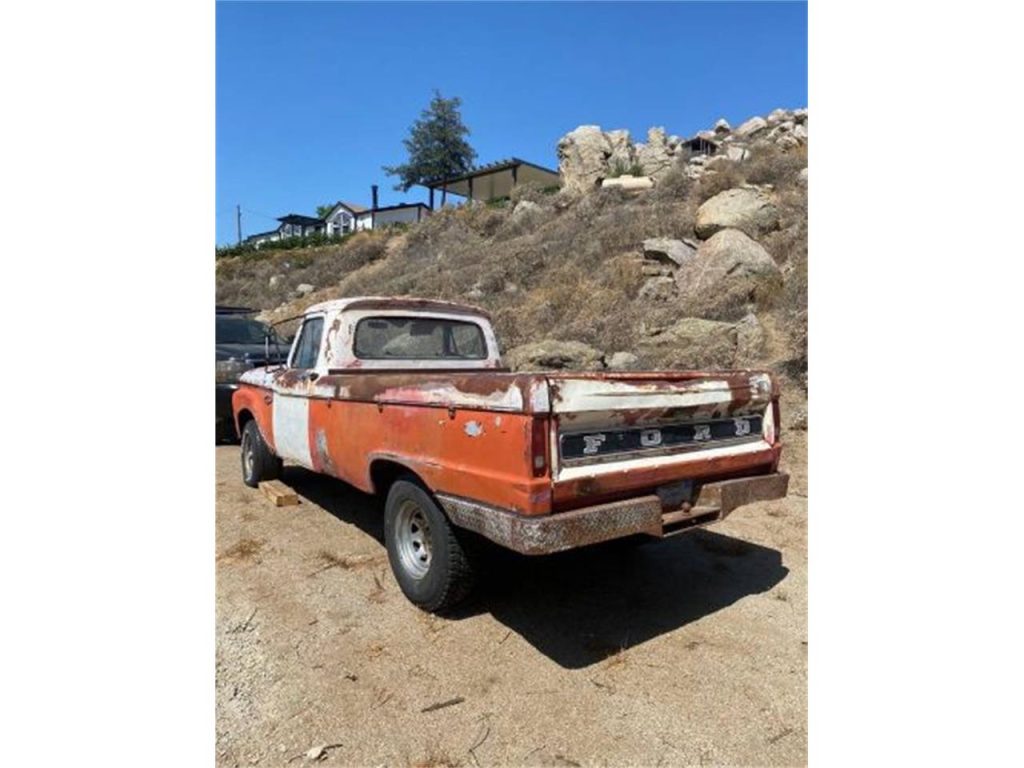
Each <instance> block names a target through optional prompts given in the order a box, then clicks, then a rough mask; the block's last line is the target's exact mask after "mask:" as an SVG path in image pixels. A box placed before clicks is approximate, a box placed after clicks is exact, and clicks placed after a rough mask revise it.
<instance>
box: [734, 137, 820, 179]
mask: <svg viewBox="0 0 1024 768" xmlns="http://www.w3.org/2000/svg"><path fill="white" fill-rule="evenodd" d="M743 166H744V167H743V170H744V173H745V175H746V177H747V182H749V183H750V184H774V185H775V186H777V187H781V186H790V185H794V184H796V182H797V176H798V175H799V174H800V171H801V170H803V169H804V168H806V167H807V148H806V146H804V147H799V148H798V149H795V150H792V151H790V152H783V151H781V150H780V149H778V148H777V147H775V146H765V147H755V148H754V149H752V150H751V153H750V158H749V159H748V160H746V161H745V162H744V163H743Z"/></svg>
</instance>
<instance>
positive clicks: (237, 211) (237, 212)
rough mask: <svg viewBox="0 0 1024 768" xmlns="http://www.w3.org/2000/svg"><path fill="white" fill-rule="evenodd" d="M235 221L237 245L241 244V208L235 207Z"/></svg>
mask: <svg viewBox="0 0 1024 768" xmlns="http://www.w3.org/2000/svg"><path fill="white" fill-rule="evenodd" d="M235 219H236V221H237V223H238V244H239V245H241V244H242V206H240V205H236V206H235Z"/></svg>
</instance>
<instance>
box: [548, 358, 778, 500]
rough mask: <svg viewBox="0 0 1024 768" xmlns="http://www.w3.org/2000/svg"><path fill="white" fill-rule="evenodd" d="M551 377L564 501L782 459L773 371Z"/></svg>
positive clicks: (557, 475) (556, 474) (558, 483)
mask: <svg viewBox="0 0 1024 768" xmlns="http://www.w3.org/2000/svg"><path fill="white" fill-rule="evenodd" d="M548 384H549V391H550V397H551V416H552V420H553V424H554V428H553V430H552V445H551V455H552V456H553V457H554V460H553V461H552V475H553V481H554V489H553V492H554V496H553V500H554V501H555V503H556V504H559V505H560V506H572V505H573V503H574V502H578V503H584V502H586V503H592V502H593V500H594V499H596V498H613V497H615V496H616V495H623V494H625V493H627V492H635V491H636V490H637V489H640V488H649V489H651V490H652V491H653V490H655V489H656V488H659V487H661V486H664V485H666V484H669V483H673V482H681V481H686V480H697V481H699V480H710V479H715V478H720V477H722V476H725V475H731V476H737V475H742V474H758V473H760V472H770V471H772V470H773V469H774V467H775V465H776V463H777V461H778V446H777V444H776V435H777V424H776V420H777V418H778V413H777V392H776V390H775V387H774V384H773V381H772V379H771V377H770V376H769V375H768V374H767V373H765V372H761V371H723V372H714V373H711V372H664V373H640V374H629V373H623V374H564V375H558V374H556V375H549V376H548ZM566 502H569V503H568V504H566Z"/></svg>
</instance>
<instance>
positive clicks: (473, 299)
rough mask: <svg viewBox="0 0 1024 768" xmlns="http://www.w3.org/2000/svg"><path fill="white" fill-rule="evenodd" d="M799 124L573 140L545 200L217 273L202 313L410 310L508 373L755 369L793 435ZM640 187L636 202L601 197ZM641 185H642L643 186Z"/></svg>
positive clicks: (588, 134) (599, 134)
mask: <svg viewBox="0 0 1024 768" xmlns="http://www.w3.org/2000/svg"><path fill="white" fill-rule="evenodd" d="M807 128H808V122H807V110H806V109H798V110H794V111H788V110H775V111H774V112H772V113H771V114H770V115H767V116H766V117H754V118H751V119H750V120H747V121H746V122H744V123H743V124H742V125H740V126H739V127H737V128H736V129H733V128H732V127H731V126H730V125H729V124H728V123H726V122H725V121H724V120H720V121H718V123H716V124H715V126H713V127H712V128H710V129H708V130H707V131H705V132H702V134H699V136H702V137H704V138H707V139H710V140H711V141H714V142H715V143H716V144H717V145H718V146H719V148H720V150H719V152H718V153H717V154H716V155H714V156H713V157H706V156H704V155H702V154H694V153H693V151H692V149H691V145H690V143H689V142H687V141H683V140H681V139H680V138H678V137H676V136H671V135H667V134H666V132H665V131H664V130H663V129H661V128H652V129H651V130H650V131H649V132H648V135H647V140H646V141H645V142H639V143H635V142H633V141H632V139H631V138H630V136H629V133H628V132H627V131H616V130H613V131H602V130H601V129H600V128H599V127H597V126H581V127H579V128H577V129H576V130H574V131H572V132H571V133H569V134H567V135H566V136H564V137H563V138H562V139H561V140H560V141H559V143H558V156H559V171H560V172H561V175H562V182H563V186H562V189H561V190H560V191H557V192H554V193H551V192H550V191H545V190H540V189H535V188H530V187H521V188H519V189H517V190H516V191H515V193H514V194H513V196H512V199H511V200H508V201H506V202H504V203H500V204H488V205H484V204H473V205H467V206H463V207H461V208H457V209H456V208H449V209H446V210H443V211H439V212H438V213H436V214H435V215H433V216H431V217H430V218H429V219H427V220H425V221H423V222H422V223H420V224H418V225H415V226H413V227H411V228H410V229H408V230H405V231H402V232H390V233H385V232H379V233H361V234H358V235H355V236H352V237H350V238H349V239H348V240H346V241H344V242H343V243H342V244H340V245H335V246H329V247H324V248H317V249H307V250H302V251H281V252H276V253H275V252H271V251H267V252H257V253H255V254H247V255H244V256H239V257H234V258H227V259H221V260H219V261H218V263H217V300H218V302H221V303H232V304H248V305H253V306H259V307H261V308H264V309H265V310H266V312H265V313H264V317H266V318H268V319H278V318H284V317H288V316H289V315H294V314H296V313H298V312H300V311H301V310H302V309H303V308H305V307H306V306H308V305H310V304H312V303H315V302H317V301H322V300H324V299H329V298H336V297H340V296H353V295H403V294H408V295H416V296H426V297H433V298H441V299H449V300H456V301H464V302H469V303H473V304H477V305H479V306H481V307H484V308H486V309H487V310H489V311H490V312H491V314H492V316H493V317H494V319H495V324H496V327H497V330H498V333H499V336H500V339H501V341H502V342H503V345H504V350H505V352H506V360H507V362H508V363H509V364H510V365H511V366H512V367H514V368H518V369H522V368H581V369H603V368H613V369H631V368H691V367H696V368H704V367H709V368H726V367H766V368H769V369H772V370H775V371H777V372H778V373H779V374H780V375H781V376H782V377H783V380H784V385H785V391H786V398H785V400H786V401H788V404H789V406H790V415H789V418H788V419H787V422H788V423H789V424H790V426H801V425H802V424H803V423H805V419H806V417H805V416H804V415H802V414H803V413H805V411H804V410H803V408H804V403H805V397H806V387H807V382H806V370H807V311H806V308H807ZM624 174H633V175H640V176H645V177H649V178H650V179H651V180H652V182H653V185H652V186H651V188H650V189H643V190H640V191H633V192H627V191H625V189H623V188H617V187H610V186H609V187H602V183H603V182H604V181H605V180H607V179H612V178H615V177H622V176H623V175H624ZM644 183H645V184H647V182H644Z"/></svg>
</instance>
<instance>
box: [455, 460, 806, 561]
mask: <svg viewBox="0 0 1024 768" xmlns="http://www.w3.org/2000/svg"><path fill="white" fill-rule="evenodd" d="M788 486H789V475H787V474H785V473H783V472H775V473H772V474H770V475H759V476H757V477H741V478H737V479H735V480H723V481H721V482H717V483H704V484H703V485H701V486H700V488H699V491H698V493H697V497H696V499H695V500H694V501H693V503H692V504H691V503H686V504H683V505H682V506H681V507H680V508H678V509H672V510H665V509H663V508H662V502H661V499H659V498H658V497H657V496H656V495H653V494H652V495H650V496H637V497H635V498H632V499H625V500H623V501H613V502H611V503H608V504H598V505H596V506H593V507H584V508H583V509H574V510H572V511H570V512H556V513H554V514H551V515H541V516H537V517H529V516H526V515H520V514H517V513H515V512H511V511H509V510H507V509H500V508H498V507H492V506H490V505H488V504H483V503H481V502H478V501H473V500H471V499H464V498H461V497H458V496H449V495H446V494H438V495H437V499H438V501H439V502H440V503H441V506H442V507H444V509H445V511H446V512H447V513H448V516H449V518H450V519H451V521H452V522H453V523H455V525H457V526H459V527H461V528H466V529H468V530H470V531H475V532H476V533H479V534H480V535H481V536H484V537H485V538H488V539H490V540H491V541H493V542H495V543H497V544H500V545H502V546H503V547H507V548H508V549H512V550H515V551H516V552H520V553H522V554H524V555H543V554H549V553H551V552H561V551H564V550H566V549H573V548H575V547H582V546H586V545H587V544H596V543H598V542H601V541H610V540H611V539H618V538H622V537H623V536H631V535H633V534H637V533H644V534H648V535H650V536H659V537H660V536H671V535H674V534H676V533H682V532H683V531H686V530H690V529H692V528H697V527H700V526H703V525H708V524H709V523H714V522H717V521H718V520H721V519H722V518H724V517H725V516H726V515H728V514H729V513H730V512H732V511H733V510H734V509H736V508H737V507H741V506H743V505H745V504H752V503H753V502H755V501H766V500H769V499H780V498H782V497H784V496H785V495H786V490H787V488H788Z"/></svg>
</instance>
